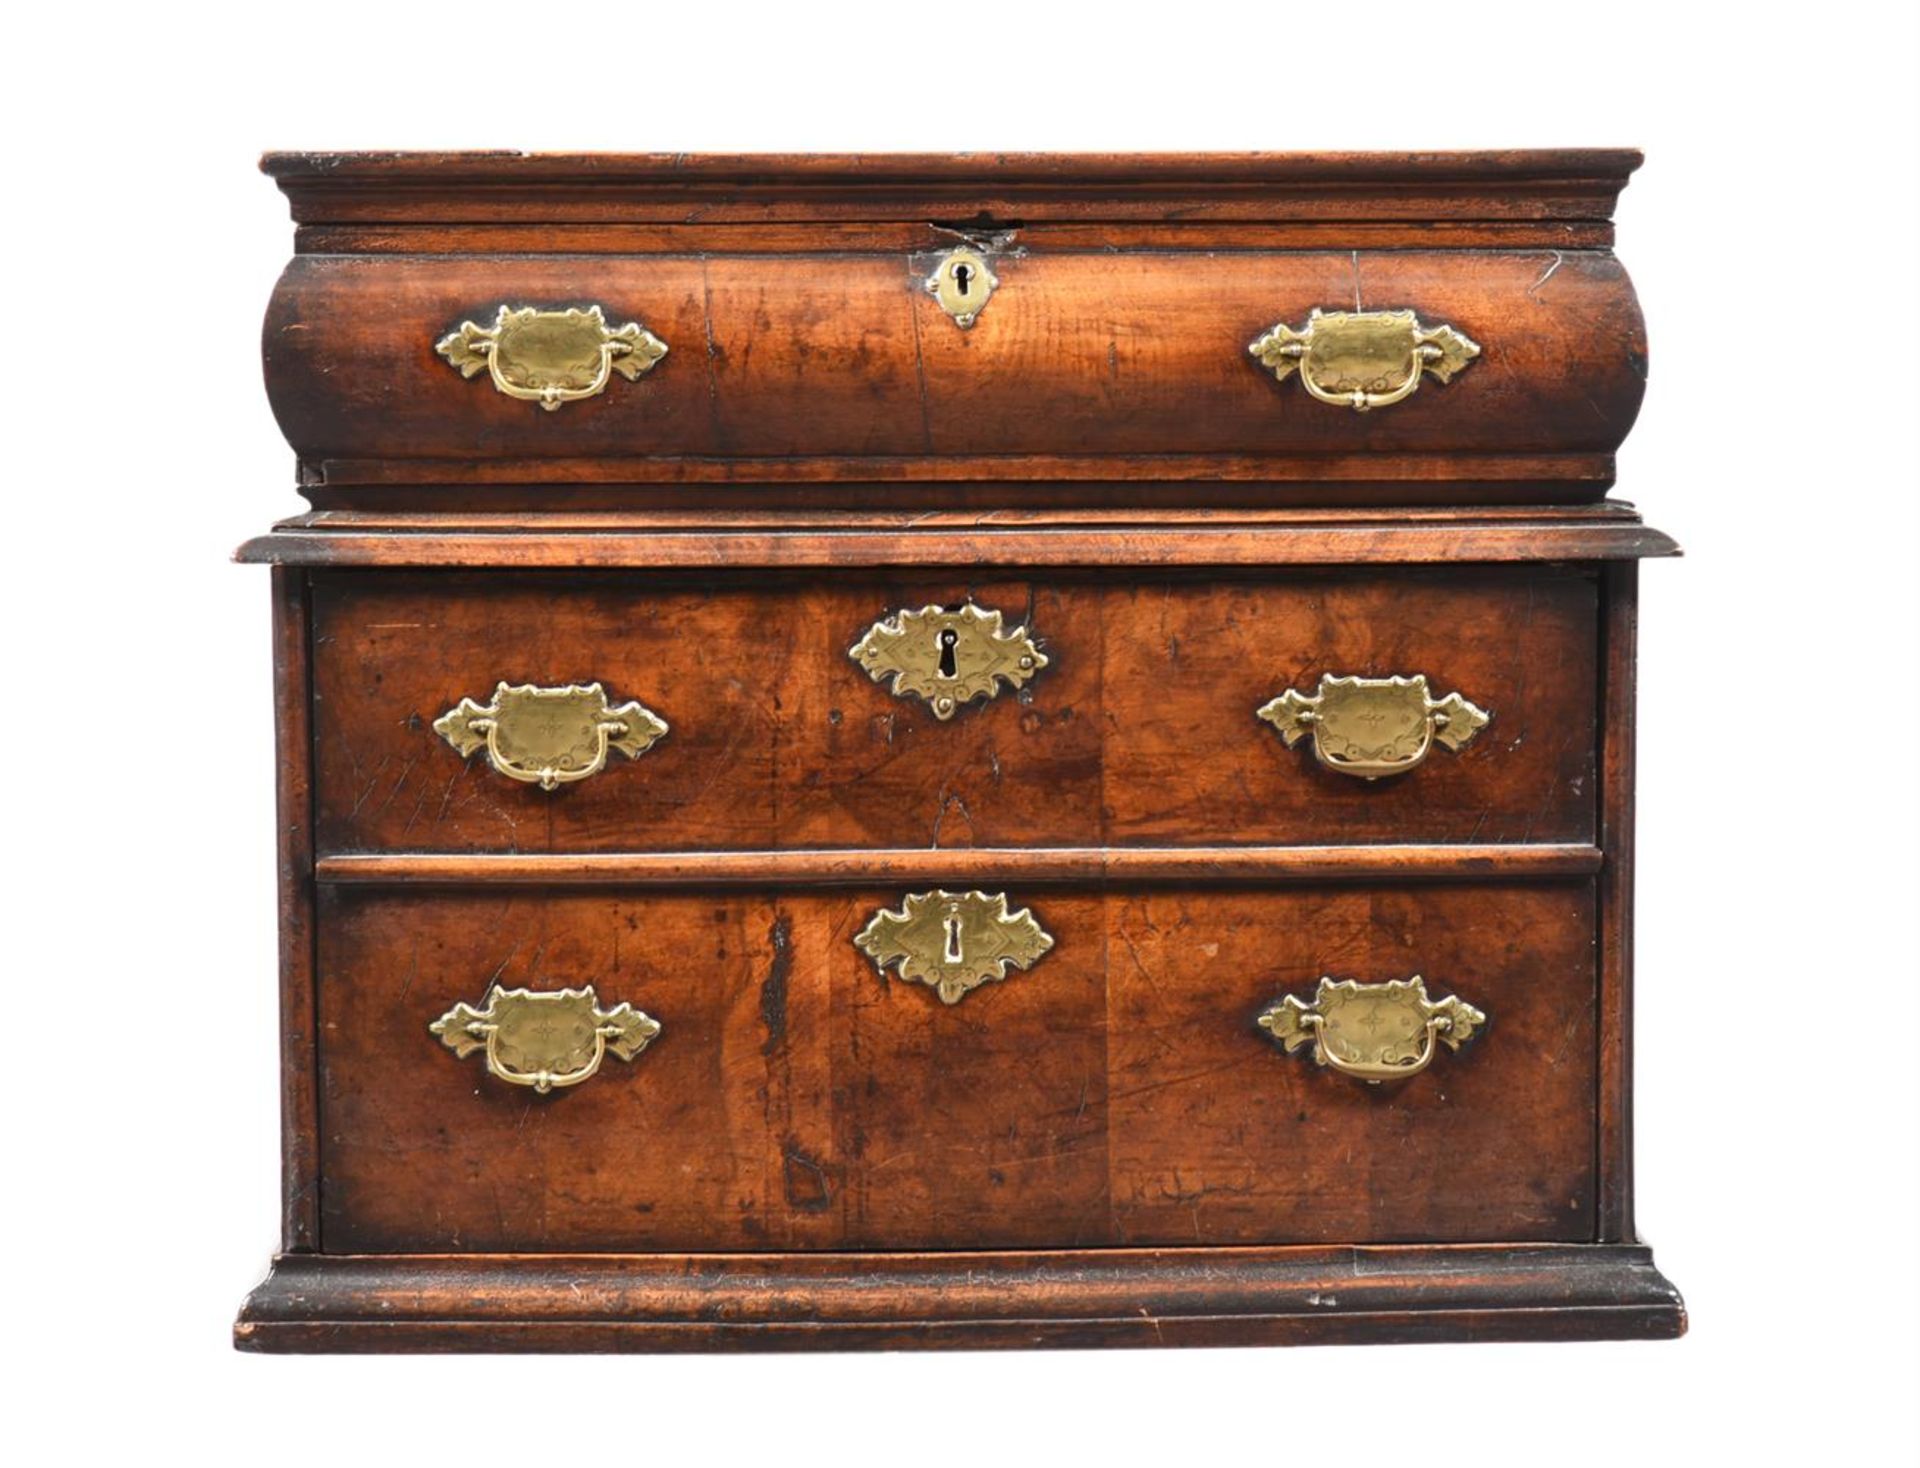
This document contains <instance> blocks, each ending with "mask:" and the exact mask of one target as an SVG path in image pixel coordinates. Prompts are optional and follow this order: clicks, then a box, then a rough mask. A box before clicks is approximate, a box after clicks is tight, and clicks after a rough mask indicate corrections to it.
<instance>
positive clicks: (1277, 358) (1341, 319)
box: [1247, 306, 1480, 413]
mask: <svg viewBox="0 0 1920 1468" xmlns="http://www.w3.org/2000/svg"><path fill="white" fill-rule="evenodd" d="M1247 350H1248V351H1249V352H1251V353H1252V354H1253V355H1254V356H1255V357H1256V358H1257V359H1258V360H1259V361H1260V362H1261V364H1262V365H1264V366H1265V367H1266V368H1267V369H1268V370H1269V371H1271V372H1272V373H1273V375H1274V378H1275V380H1276V381H1280V382H1285V381H1286V380H1287V378H1288V376H1289V375H1291V374H1292V373H1293V372H1295V371H1298V372H1299V374H1300V384H1301V386H1302V387H1304V388H1306V390H1307V391H1308V393H1310V394H1311V395H1312V396H1314V397H1316V398H1318V399H1319V400H1320V401H1321V402H1323V403H1332V404H1334V405H1335V406H1337V407H1345V408H1352V409H1353V410H1354V411H1355V412H1356V413H1365V412H1368V411H1370V410H1372V409H1374V408H1384V407H1386V406H1387V405H1388V404H1389V403H1397V402H1399V401H1400V400H1401V399H1402V398H1405V397H1408V396H1411V394H1412V393H1413V390H1414V389H1415V388H1417V387H1419V386H1420V378H1421V375H1422V374H1423V373H1431V374H1432V375H1433V376H1435V377H1437V378H1439V379H1440V381H1442V382H1451V381H1452V380H1453V376H1454V374H1455V373H1457V372H1460V371H1462V370H1463V369H1464V368H1465V367H1466V366H1467V364H1468V363H1470V362H1471V361H1473V359H1474V358H1475V357H1477V356H1479V355H1480V348H1479V346H1478V345H1477V344H1475V343H1474V342H1473V341H1472V340H1471V339H1469V338H1468V337H1467V336H1465V335H1463V334H1462V333H1460V332H1458V331H1455V330H1454V329H1453V328H1452V327H1451V326H1445V325H1442V326H1423V325H1421V324H1420V318H1419V317H1417V316H1416V315H1414V313H1413V312H1411V311H1322V310H1321V309H1320V308H1319V307H1317V306H1316V307H1315V308H1314V309H1313V310H1312V311H1310V312H1309V313H1308V314H1307V324H1306V325H1305V326H1304V327H1302V328H1300V329H1299V330H1298V331H1296V330H1294V329H1293V328H1292V327H1290V326H1288V325H1286V324H1285V323H1284V322H1282V323H1279V324H1277V325H1275V326H1274V327H1273V328H1272V329H1271V330H1269V331H1268V332H1267V334H1266V335H1265V336H1263V337H1261V338H1260V339H1259V340H1258V341H1256V342H1254V343H1252V344H1251V345H1250V346H1249V347H1248V348H1247Z"/></svg>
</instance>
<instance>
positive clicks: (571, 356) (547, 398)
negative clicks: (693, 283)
mask: <svg viewBox="0 0 1920 1468" xmlns="http://www.w3.org/2000/svg"><path fill="white" fill-rule="evenodd" d="M434 350H435V351H436V352H438V353H439V354H440V355H441V356H442V357H445V358H446V359H447V363H448V365H449V366H451V367H452V368H453V369H454V370H455V371H457V372H458V373H459V374H460V375H461V376H462V377H472V376H474V375H475V374H476V373H478V372H481V371H483V370H484V371H485V372H486V373H487V374H488V376H490V377H491V378H492V379H493V386H494V389H495V390H496V391H498V392H502V393H505V394H506V395H507V396H508V397H510V398H518V399H520V400H521V401H523V402H530V403H538V404H539V405H540V406H541V407H542V408H544V409H546V411H547V412H549V413H552V412H557V411H558V410H559V408H560V405H561V404H562V403H575V402H578V401H580V399H582V398H591V397H597V396H598V395H599V394H601V393H603V392H605V391H606V390H607V383H608V382H609V381H611V380H612V377H613V374H614V373H616V372H618V373H619V374H620V375H621V376H622V377H624V378H626V379H627V381H629V382H633V381H636V380H637V379H639V378H640V377H641V376H642V375H644V374H645V373H647V372H650V371H652V370H653V366H654V364H655V363H656V362H658V361H659V360H660V359H661V358H662V357H664V356H666V355H667V344H666V343H665V342H663V341H661V340H660V338H659V337H657V336H655V335H654V334H653V333H652V332H650V331H648V330H647V329H646V328H645V327H644V326H642V325H640V323H639V322H637V321H629V322H626V323H625V324H624V325H621V326H608V325H607V318H606V316H605V314H604V313H603V312H602V311H601V309H600V308H599V307H598V306H587V307H584V308H582V307H578V306H574V307H569V308H567V309H566V310H564V311H542V310H541V309H540V308H538V307H537V306H507V305H502V306H501V307H500V309H499V311H498V312H496V313H495V315H494V318H493V325H492V326H480V325H478V324H476V323H475V322H472V321H463V322H461V323H460V325H459V327H458V329H457V330H455V331H452V332H450V333H449V334H448V335H446V336H444V337H442V338H441V339H440V340H439V341H438V342H437V343H435V344H434Z"/></svg>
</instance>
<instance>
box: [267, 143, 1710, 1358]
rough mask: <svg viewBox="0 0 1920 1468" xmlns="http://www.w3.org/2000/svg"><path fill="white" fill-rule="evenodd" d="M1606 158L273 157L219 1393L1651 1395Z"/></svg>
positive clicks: (1624, 365) (1674, 1329) (1628, 371)
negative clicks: (392, 1382)
mask: <svg viewBox="0 0 1920 1468" xmlns="http://www.w3.org/2000/svg"><path fill="white" fill-rule="evenodd" d="M1638 161H1639V160H1638V157H1637V155H1635V154H1632V153H1626V152H1613V151H1561V152H1540V153H1486V154H1429V155H1418V156H1411V155H1409V156H1394V155H1244V156H1147V157H1122V156H1084V157H1053V156H1043V155H1027V156H993V157H985V156H979V157H950V158H949V157H906V156H873V157H826V156H818V157H816V156H805V157H712V158H701V157H684V156H597V155H595V156H559V155H553V156H539V155H532V156H529V155H519V154H514V155H487V154H443V155H409V154H380V155H311V154H302V155H273V156H271V157H269V158H268V159H267V160H266V163H265V168H266V170H267V172H269V173H270V174H272V175H273V176H274V177H275V178H276V179H277V180H278V181H279V183H280V186H281V187H282V188H283V189H284V190H285V192H286V194H287V195H288V196H289V198H290V200H291V202H292V206H293V214H294V219H295V221H296V223H297V225H298V231H297V244H296V253H295V255H294V259H293V262H292V264H291V265H290V266H289V267H288V269H287V271H286V274H285V275H284V277H283V278H282V279H281V281H280V284H279V286H278V288H277V289H276V290H275V292H274V295H273V299H272V303H271V305H270V307H269V310H268V315H267V322H266V330H265V360H266V376H267V385H268V390H269V395H270V398H271V401H272V404H273V409H274V412H275V413H276V415H277V417H278V419H279V422H280V424H281V427H282V429H283V430H284V432H285V434H286V436H287V438H288V440H289V441H290V442H291V444H292V445H293V447H294V449H295V451H296V453H297V455H298V460H299V484H300V489H301V492H302V493H303V494H304V495H305V496H306V498H307V499H308V500H309V501H310V504H311V509H310V511H309V513H306V514H304V515H301V516H299V517H297V518H295V519H292V520H289V521H286V522H283V523H282V524H280V525H279V526H277V527H276V528H275V529H274V530H273V531H272V532H271V533H269V534H267V535H265V536H263V537H261V538H260V539H257V540H255V541H253V542H251V543H249V544H248V545H247V546H246V547H245V548H244V549H243V551H242V552H241V558H242V559H244V560H248V561H257V562H267V563H271V565H272V566H273V578H274V595H273V605H274V618H275V621H274V626H275V647H276V664H275V666H276V697H277V728H278V741H279V770H280V783H279V792H278V802H279V804H278V809H279V833H280V836H279V840H280V883H281V923H282V952H281V969H280V983H281V993H282V1001H283V1019H282V1035H281V1043H282V1063H283V1075H284V1094H283V1097H282V1102H283V1107H284V1115H285V1236H284V1239H283V1241H282V1250H281V1252H280V1254H279V1255H278V1257H277V1258H276V1260H275V1262H274V1264H273V1268H272V1271H271V1274H270V1275H269V1277H268V1279H267V1280H266V1282H265V1283H263V1284H262V1285H261V1286H260V1287H259V1288H258V1289H257V1290H256V1291H255V1292H254V1294H253V1295H252V1296H251V1297H250V1298H249V1300H248V1301H247V1303H246V1305H245V1306H244V1308H243V1310H242V1313H241V1316H240V1320H239V1323H238V1325H237V1327H236V1340H237V1341H238V1343H239V1344H241V1345H242V1346H245V1347H249V1348H253V1349H267V1350H381V1349H393V1350H402V1349H452V1350H461V1349H470V1350H471V1349H481V1350H499V1349H524V1350H597V1349H718V1348H774V1349H785V1348H805V1347H836V1346H883V1347H891V1346H943V1345H946V1346H980V1345H992V1346H1017V1345H1094V1344H1169V1345H1172V1344H1196V1343H1231V1342H1250V1343H1252V1342H1294V1341H1302V1342H1311V1341H1380V1340H1435V1339H1514V1338H1567V1337H1657V1336H1671V1335H1676V1334H1678V1333H1679V1332H1680V1331H1681V1330H1682V1329H1683V1327H1684V1318H1685V1317H1684V1314H1683V1311H1682V1307H1681V1304H1680V1301H1679V1297H1678V1296H1677V1294H1676V1293H1675V1292H1674V1290H1673V1288H1672V1287H1671V1286H1670V1285H1669V1284H1668V1283H1667V1282H1666V1280H1665V1279H1663V1278H1662V1276H1661V1275H1660V1274H1659V1273H1658V1272H1657V1270H1656V1269H1655V1268H1654V1265H1653V1262H1652V1260H1651V1257H1650V1256H1649V1254H1648V1252H1647V1250H1646V1249H1645V1247H1644V1246H1642V1245H1641V1243H1640V1242H1639V1240H1638V1239H1637V1237H1636V1235H1635V1231H1634V1223H1633V1208H1632V1183H1631V1176H1632V1163H1631V1152H1630V1130H1631V1128H1630V1118H1631V1109H1630V1063H1629V1062H1630V1004H1631V972H1632V971H1631V962H1632V952H1631V943H1632V912H1631V902H1632V890H1631V886H1632V839H1633V838H1632V811H1633V790H1632V780H1633V737H1634V727H1633V718H1634V714H1633V698H1634V691H1633V676H1634V671H1633V670H1634V635H1635V633H1634V607H1635V575H1636V568H1637V563H1638V561H1639V560H1640V559H1641V558H1644V557H1649V556H1661V555H1668V554H1672V553H1673V552H1674V546H1673V544H1672V542H1671V541H1669V540H1668V539H1667V538H1666V537H1664V536H1662V535H1660V534H1659V533H1658V532H1655V531H1653V530H1650V529H1648V528H1646V527H1644V526H1643V525H1642V524H1641V522H1640V520H1639V517H1638V516H1637V515H1636V514H1635V513H1634V512H1633V511H1632V510H1631V509H1630V508H1628V507H1627V506H1625V505H1622V504H1619V503H1616V502H1612V501H1609V500H1607V499H1605V498H1604V496H1605V494H1606V491H1607V489H1608V487H1609V486H1610V485H1611V483H1612V481H1613V458H1612V455H1613V452H1614V450H1615V449H1616V448H1617V447H1618V445H1619V443H1620V441H1621V440H1622V438H1623V437H1624V436H1625V434H1626V432H1627V430H1628V428H1629V427H1630V426H1631V423H1632V421H1633V418H1634V415H1635V413H1636V411H1637V409H1638V407H1639V402H1640V397H1641V393H1642V389H1643V384H1644V380H1645V368H1646V347H1645V339H1644V335H1643V330H1642V325H1641V320H1640V315H1639V311H1638V307H1637V304H1636V302H1635V298H1634V294H1633V290H1632V287H1631V285H1630V283H1629V282H1628V280H1627V277H1626V275H1625V274H1624V272H1623V271H1622V269H1621V267H1620V265H1619V264H1618V262H1617V261H1616V260H1615V258H1614V255H1613V253H1612V248H1611V247H1612V242H1613V234H1612V225H1611V222H1610V220H1611V214H1612V208H1613V203H1614V200H1615V197H1616V195H1617V194H1618V192H1619V190H1620V188H1621V186H1622V185H1623V184H1624V182H1625V181H1626V177H1627V175H1628V173H1629V172H1630V171H1631V170H1632V169H1633V167H1634V166H1635V165H1636V164H1637V162H1638Z"/></svg>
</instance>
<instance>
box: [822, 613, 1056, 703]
mask: <svg viewBox="0 0 1920 1468" xmlns="http://www.w3.org/2000/svg"><path fill="white" fill-rule="evenodd" d="M847 656H848V657H850V658H852V659H853V660H854V661H855V662H856V663H858V664H859V665H860V666H861V667H863V668H865V669H866V670H867V676H868V677H870V678H872V679H873V681H874V682H876V683H880V682H884V681H885V680H887V679H889V678H890V679H892V680H893V681H892V685H891V686H890V688H889V689H888V692H890V693H892V694H893V695H894V696H895V697H896V698H906V697H909V696H911V697H914V698H921V699H924V700H926V703H927V706H928V707H929V708H931V709H932V710H933V716H934V717H935V718H936V719H940V720H942V721H944V720H947V719H950V718H952V717H953V715H954V712H955V710H957V709H958V708H959V707H960V706H961V705H962V704H964V703H970V702H971V701H972V700H974V699H976V698H987V699H991V698H993V697H995V696H996V695H997V694H998V693H999V692H1000V689H1001V687H1002V685H1005V686H1006V687H1008V688H1020V687H1022V686H1024V685H1025V683H1026V681H1027V680H1028V679H1029V678H1031V677H1032V676H1033V675H1034V674H1035V673H1037V672H1039V671H1040V670H1041V669H1042V668H1044V667H1046V665H1047V661H1048V660H1047V655H1046V654H1045V653H1043V652H1042V651H1040V649H1039V647H1038V646H1036V645H1035V643H1034V640H1033V638H1032V637H1030V636H1028V634H1027V629H1026V628H1025V627H1014V628H1011V629H1009V628H1008V627H1007V626H1006V625H1005V618H1003V617H1002V616H1001V615H1000V613H998V612H993V611H988V610H987V609H986V608H985V607H980V606H976V605H974V603H972V602H967V603H965V604H964V605H962V606H960V607H956V608H955V609H954V610H953V611H948V610H947V609H946V608H945V607H922V608H920V610H919V611H917V612H908V611H899V612H895V613H893V615H891V616H889V617H883V618H881V619H880V620H879V621H878V622H875V623H874V624H873V625H872V626H871V627H869V628H868V629H867V630H866V632H865V634H864V635H863V636H862V637H861V638H860V640H859V641H858V642H856V643H855V644H854V645H853V646H852V647H850V648H848V649H847Z"/></svg>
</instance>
